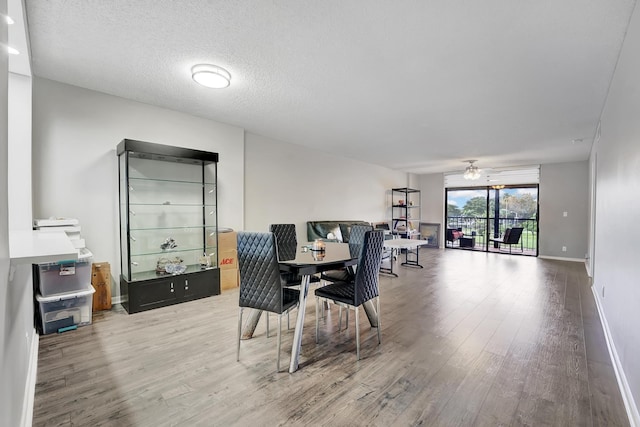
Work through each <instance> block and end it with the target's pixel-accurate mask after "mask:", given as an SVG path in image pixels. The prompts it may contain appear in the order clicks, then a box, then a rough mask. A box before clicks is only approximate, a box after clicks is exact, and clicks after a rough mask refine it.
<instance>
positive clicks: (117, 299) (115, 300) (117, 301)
mask: <svg viewBox="0 0 640 427" xmlns="http://www.w3.org/2000/svg"><path fill="white" fill-rule="evenodd" d="M121 302H122V297H121V296H120V295H118V296H116V297H111V305H114V304H120V303H121Z"/></svg>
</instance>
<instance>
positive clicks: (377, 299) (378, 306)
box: [376, 295, 382, 344]
mask: <svg viewBox="0 0 640 427" xmlns="http://www.w3.org/2000/svg"><path fill="white" fill-rule="evenodd" d="M376 311H377V312H378V344H381V343H382V341H381V340H380V329H382V323H381V322H380V295H378V297H377V298H376Z"/></svg>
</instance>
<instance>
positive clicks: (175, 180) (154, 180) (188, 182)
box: [129, 176, 202, 186]
mask: <svg viewBox="0 0 640 427" xmlns="http://www.w3.org/2000/svg"><path fill="white" fill-rule="evenodd" d="M131 181H140V182H179V183H181V184H196V185H199V186H202V181H185V180H179V179H160V178H142V177H134V176H129V182H131Z"/></svg>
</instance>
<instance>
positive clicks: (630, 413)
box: [591, 286, 640, 427]
mask: <svg viewBox="0 0 640 427" xmlns="http://www.w3.org/2000/svg"><path fill="white" fill-rule="evenodd" d="M591 291H592V292H593V298H594V299H595V300H596V307H598V314H599V315H600V323H601V324H602V329H603V330H604V338H605V341H606V342H607V348H608V349H609V357H611V362H612V364H613V370H614V371H615V373H616V379H617V380H618V387H619V388H620V393H621V394H622V400H623V401H624V407H625V409H626V410H627V417H629V424H630V425H631V427H640V413H638V407H637V406H636V403H635V400H633V394H632V393H631V389H630V388H629V383H628V382H627V377H626V376H625V375H624V370H623V369H622V364H621V363H620V358H619V357H618V352H617V351H616V346H615V344H614V342H613V339H612V338H611V331H610V330H609V324H608V323H607V318H606V317H605V316H604V310H603V309H602V303H601V301H600V297H599V296H598V292H597V290H596V288H595V286H592V287H591Z"/></svg>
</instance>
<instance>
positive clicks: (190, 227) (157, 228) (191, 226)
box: [129, 224, 205, 231]
mask: <svg viewBox="0 0 640 427" xmlns="http://www.w3.org/2000/svg"><path fill="white" fill-rule="evenodd" d="M204 227H205V225H204V224H200V225H185V226H179V227H149V228H143V227H136V228H130V229H129V231H153V230H188V229H200V230H201V229H203V228H204Z"/></svg>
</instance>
